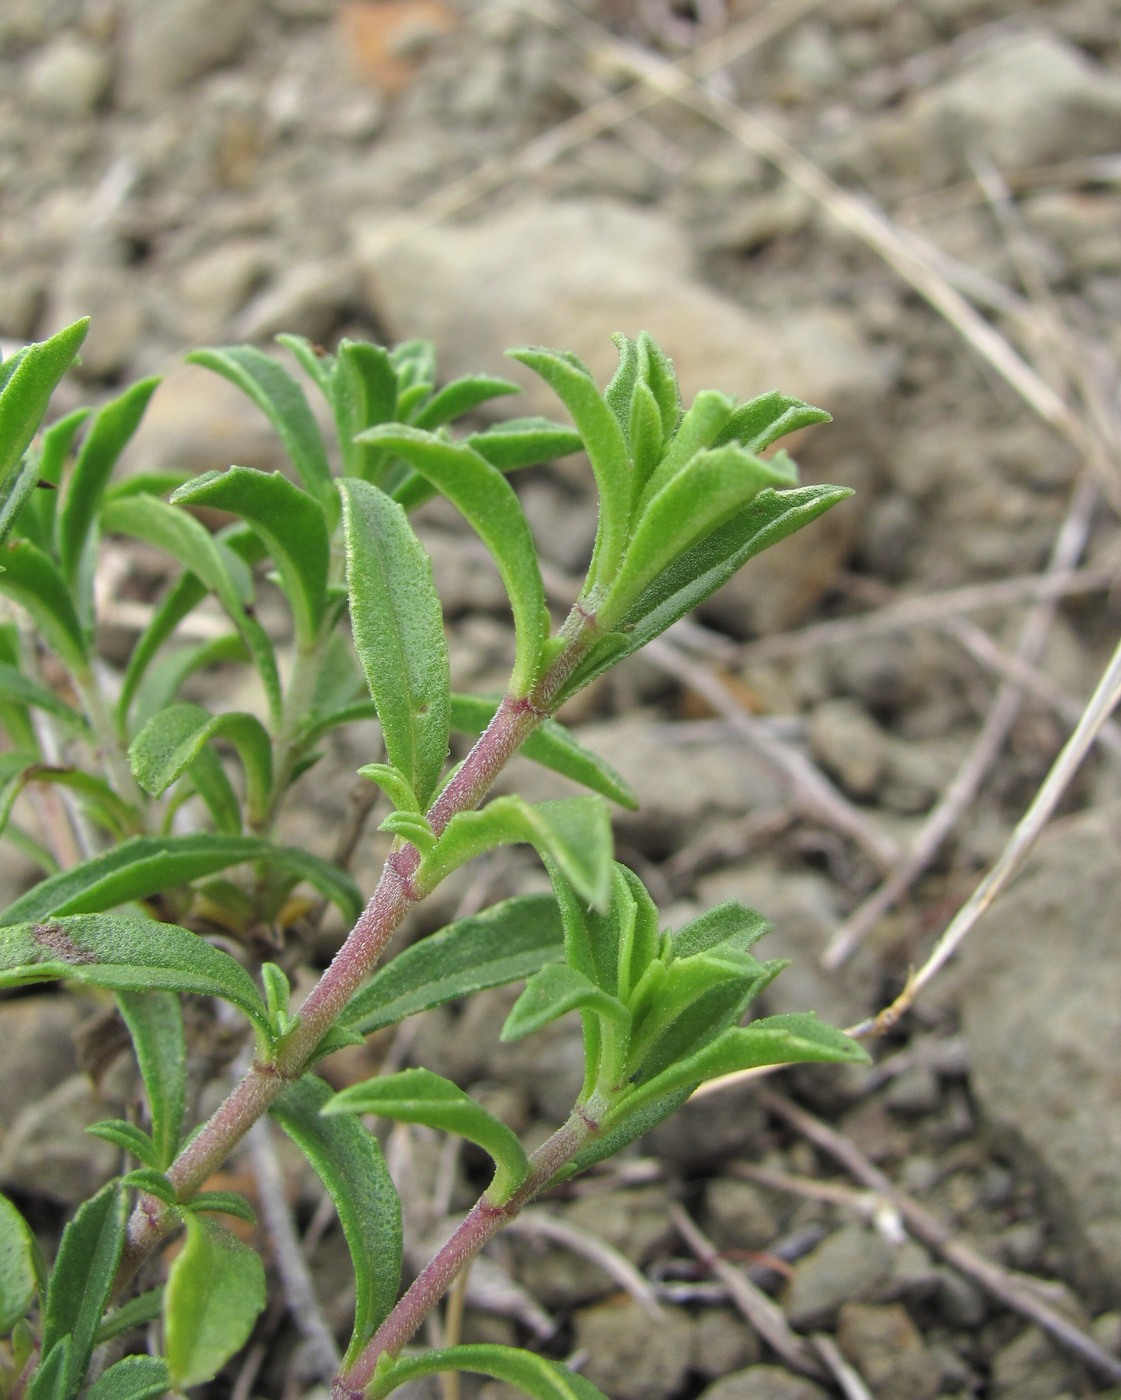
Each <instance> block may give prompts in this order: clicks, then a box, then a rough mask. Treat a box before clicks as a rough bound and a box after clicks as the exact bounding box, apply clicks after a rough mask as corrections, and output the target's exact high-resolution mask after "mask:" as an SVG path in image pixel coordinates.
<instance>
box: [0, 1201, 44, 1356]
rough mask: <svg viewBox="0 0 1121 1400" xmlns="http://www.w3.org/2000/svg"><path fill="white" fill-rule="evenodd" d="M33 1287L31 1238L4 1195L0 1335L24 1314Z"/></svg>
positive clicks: (0, 1239) (0, 1244)
mask: <svg viewBox="0 0 1121 1400" xmlns="http://www.w3.org/2000/svg"><path fill="white" fill-rule="evenodd" d="M37 1287H38V1280H37V1278H36V1271H35V1237H34V1235H33V1234H32V1233H31V1229H30V1227H29V1226H28V1224H27V1222H26V1221H25V1220H24V1218H23V1216H22V1215H20V1213H19V1211H18V1210H16V1208H15V1206H14V1205H12V1203H11V1201H9V1200H8V1198H7V1196H0V1337H6V1336H7V1335H8V1333H9V1332H10V1331H11V1330H12V1328H13V1327H14V1326H15V1325H16V1323H17V1322H19V1321H20V1319H21V1318H22V1317H24V1316H25V1315H26V1313H27V1310H28V1309H29V1308H30V1307H31V1303H32V1300H33V1299H34V1297H35V1290H36V1288H37Z"/></svg>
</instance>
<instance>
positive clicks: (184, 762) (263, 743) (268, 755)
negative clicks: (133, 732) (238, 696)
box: [128, 700, 272, 825]
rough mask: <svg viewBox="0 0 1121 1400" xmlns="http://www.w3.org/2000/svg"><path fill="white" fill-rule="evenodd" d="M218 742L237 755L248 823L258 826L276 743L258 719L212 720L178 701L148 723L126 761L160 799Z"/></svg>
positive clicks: (231, 715) (228, 716) (238, 715)
mask: <svg viewBox="0 0 1121 1400" xmlns="http://www.w3.org/2000/svg"><path fill="white" fill-rule="evenodd" d="M214 739H227V740H229V742H230V743H231V744H233V746H234V748H235V749H236V750H237V754H238V757H239V758H240V759H241V764H242V767H243V768H244V770H245V790H246V806H247V808H248V812H249V820H250V821H251V822H252V823H254V824H255V825H256V824H260V823H261V822H263V821H264V818H265V813H266V811H267V810H268V804H269V795H270V793H271V791H272V741H271V740H270V739H269V736H268V733H267V732H266V730H265V727H264V725H263V724H262V723H261V721H260V720H259V719H257V717H256V716H255V715H250V714H245V713H243V712H241V711H237V710H229V711H227V712H226V713H224V714H220V715H212V714H210V713H209V711H207V710H204V709H203V707H202V706H201V705H195V704H193V703H192V702H190V701H186V700H182V701H177V702H176V703H175V704H172V705H169V706H168V707H167V709H165V710H162V711H161V712H160V713H159V714H157V715H153V717H152V718H151V719H150V720H149V721H148V723H147V724H146V725H145V726H144V728H143V729H142V730H141V731H140V733H139V734H138V735H137V736H136V738H135V739H134V740H133V741H132V743H131V744H130V745H129V750H128V761H129V764H130V766H131V768H132V771H133V773H134V774H135V776H136V781H137V782H138V783H139V784H140V786H141V787H142V788H143V789H144V791H145V792H146V793H148V794H149V796H151V797H159V796H160V795H161V794H162V793H164V792H166V791H167V789H168V788H169V787H170V786H171V784H172V783H173V782H175V780H176V779H177V778H180V777H182V776H183V774H184V773H185V772H186V771H187V769H188V768H190V767H191V765H192V764H193V763H194V761H195V759H196V758H197V757H198V755H199V753H200V751H201V750H202V749H203V747H204V746H205V745H206V744H208V743H210V742H211V741H212V740H214Z"/></svg>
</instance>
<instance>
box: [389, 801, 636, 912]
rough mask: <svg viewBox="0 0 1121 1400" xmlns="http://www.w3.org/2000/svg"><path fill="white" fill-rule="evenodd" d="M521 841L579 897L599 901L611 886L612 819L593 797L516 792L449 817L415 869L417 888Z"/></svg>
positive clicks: (428, 886) (426, 887)
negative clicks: (530, 796)
mask: <svg viewBox="0 0 1121 1400" xmlns="http://www.w3.org/2000/svg"><path fill="white" fill-rule="evenodd" d="M520 841H526V842H528V843H529V844H530V845H532V846H534V847H535V848H536V849H537V851H538V853H539V854H540V855H541V856H542V857H543V858H546V859H548V860H551V861H553V862H554V863H555V864H556V865H557V866H559V867H560V869H561V870H562V871H563V872H564V874H565V877H566V878H567V879H568V880H569V881H570V882H571V883H572V886H573V888H574V889H575V890H577V891H578V892H579V893H580V894H581V895H582V896H583V898H585V899H586V900H588V902H589V903H590V904H593V905H595V906H596V907H597V908H599V907H602V906H604V905H605V904H606V903H607V900H608V898H609V896H610V890H611V852H612V843H611V824H610V820H609V818H608V814H607V807H606V806H605V804H604V803H603V801H602V800H601V799H600V798H598V797H568V798H564V799H563V800H562V801H559V802H538V803H535V804H533V805H531V804H530V803H528V802H526V801H525V799H524V798H521V797H518V796H516V795H510V796H507V797H496V798H494V799H493V800H492V801H490V802H488V803H487V805H486V806H485V807H482V808H480V809H479V810H478V811H474V812H459V813H457V815H456V816H454V817H452V819H451V821H450V822H449V823H448V825H447V827H446V828H445V830H444V832H443V833H442V835H441V836H440V839H439V840H438V841H437V843H436V845H435V846H434V847H433V848H432V850H431V851H429V852H428V854H427V855H425V857H424V859H423V860H422V861H421V863H420V867H419V869H418V870H417V874H416V881H417V885H418V888H419V889H421V890H423V891H428V890H432V889H435V887H436V886H437V885H438V884H439V883H440V881H441V880H443V879H444V878H445V876H447V875H450V874H451V872H452V871H453V870H456V869H458V867H459V866H461V865H463V864H464V863H465V862H466V861H469V860H472V859H474V857H475V856H478V855H482V854H483V853H484V852H486V851H489V850H493V849H494V847H496V846H506V845H510V844H513V843H516V842H520Z"/></svg>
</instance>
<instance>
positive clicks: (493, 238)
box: [354, 199, 894, 414]
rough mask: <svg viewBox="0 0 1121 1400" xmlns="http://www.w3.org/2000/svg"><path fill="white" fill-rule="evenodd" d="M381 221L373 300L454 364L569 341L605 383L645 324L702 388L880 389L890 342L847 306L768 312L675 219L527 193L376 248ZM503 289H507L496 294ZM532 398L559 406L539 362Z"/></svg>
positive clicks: (469, 364)
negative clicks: (727, 290)
mask: <svg viewBox="0 0 1121 1400" xmlns="http://www.w3.org/2000/svg"><path fill="white" fill-rule="evenodd" d="M378 238H379V229H378V226H377V225H375V226H373V227H371V228H363V226H362V225H358V226H357V227H356V228H355V230H354V240H355V243H356V245H357V248H358V252H359V257H360V258H362V259H363V261H364V264H365V266H366V268H367V270H368V275H369V286H370V294H371V297H372V300H373V302H374V304H375V306H377V307H378V308H379V310H380V312H381V313H382V315H383V316H384V318H385V319H386V320H387V322H388V323H389V325H390V327H391V328H392V330H393V332H394V334H399V335H405V334H407V335H414V336H424V337H425V338H427V339H430V340H433V341H435V342H436V345H437V347H438V349H439V351H440V356H441V364H442V366H443V369H444V372H445V373H446V374H448V375H449V376H451V375H453V374H463V373H467V372H468V371H470V370H475V371H478V370H480V369H488V370H489V369H493V368H496V367H497V366H498V365H499V364H500V359H499V357H500V355H501V353H502V351H503V350H505V349H506V348H508V347H509V346H515V345H526V344H537V345H555V346H564V347H565V348H567V349H570V350H574V351H575V352H576V354H578V355H580V356H581V357H582V358H583V359H584V360H585V361H586V362H587V364H588V365H589V366H590V368H591V369H592V372H593V373H594V374H595V375H596V378H597V380H598V382H599V383H600V384H601V385H602V384H604V383H606V381H607V380H608V379H609V378H610V376H611V374H612V373H613V372H614V369H615V365H616V363H617V356H616V352H615V347H614V345H613V344H612V341H611V335H612V333H613V332H615V331H620V330H621V331H625V332H626V333H627V334H628V335H635V334H637V333H638V331H640V330H643V329H645V330H648V331H649V332H650V333H651V334H652V335H653V336H654V337H655V338H656V339H657V340H658V341H659V342H660V343H661V344H662V346H663V347H664V348H665V350H666V353H667V354H668V355H670V356H671V358H672V359H673V361H674V364H675V365H676V367H677V371H678V375H679V377H680V379H681V384H682V392H683V394H684V395H685V397H686V400H687V401H688V400H689V399H691V398H692V396H693V395H694V394H695V393H696V392H697V391H698V390H699V389H706V388H708V389H712V388H717V389H723V390H724V391H725V392H726V393H731V394H735V395H737V396H738V397H741V398H747V397H749V396H750V395H752V394H757V393H761V392H762V391H763V390H765V389H772V388H775V387H777V386H781V388H782V389H783V390H784V391H785V392H787V393H792V394H799V395H801V396H802V397H804V398H807V399H809V400H810V401H811V402H824V403H826V404H829V403H835V402H838V401H839V400H842V399H846V398H853V397H856V398H859V397H860V396H862V395H875V394H877V393H879V392H882V391H883V390H884V389H886V387H887V385H888V383H889V382H890V378H891V374H892V370H893V365H894V357H893V355H891V354H889V353H887V352H884V351H882V350H877V349H875V348H873V347H870V346H868V345H865V344H864V343H863V342H862V341H861V340H860V338H859V336H858V335H857V333H856V331H855V330H854V323H853V321H852V318H851V317H847V316H843V315H841V314H839V313H836V312H833V311H831V310H828V309H825V308H822V307H821V306H820V305H814V306H813V307H811V308H806V307H802V308H798V307H791V308H790V311H789V314H788V315H787V316H786V317H784V318H783V320H782V321H781V322H780V323H777V324H771V323H769V322H768V323H766V324H764V323H763V322H762V321H760V320H759V319H757V318H756V317H754V316H753V315H752V314H751V313H749V312H748V311H746V310H744V309H743V308H742V307H738V306H734V305H731V304H730V303H729V302H728V301H727V299H726V298H723V297H721V296H719V295H718V294H717V293H716V292H714V291H713V290H711V289H710V288H708V287H707V286H705V285H704V283H703V282H701V281H700V280H699V279H698V278H697V277H696V276H695V274H694V271H693V267H692V256H691V252H690V249H689V245H688V242H687V240H686V239H685V237H684V235H683V234H682V233H681V231H680V230H679V229H677V228H676V227H674V226H673V225H672V224H670V223H669V222H668V221H667V220H666V219H664V218H662V217H660V216H659V215H657V214H655V213H652V212H650V211H647V210H639V209H634V208H630V207H628V206H625V205H621V204H617V203H613V202H611V201H608V200H592V199H587V200H581V199H573V200H567V201H563V202H551V201H541V200H534V201H526V202H523V203H522V204H520V205H517V206H516V207H514V208H512V209H509V210H506V211H504V212H502V213H499V214H497V215H493V216H492V217H490V218H488V219H487V220H486V221H485V222H483V223H477V224H469V225H461V226H457V227H442V228H434V229H427V228H426V229H417V230H416V231H415V232H414V233H413V234H411V235H410V237H409V238H408V239H407V240H400V241H398V242H397V243H396V244H395V246H394V247H393V248H392V249H390V250H388V251H378V249H377V240H378ZM496 290H500V292H501V294H500V295H496V294H495V293H496ZM505 372H509V373H510V374H511V375H512V377H515V378H519V379H520V380H521V381H522V382H524V383H526V385H527V389H526V398H525V400H524V405H525V407H524V409H523V411H525V412H535V413H536V412H543V413H552V414H555V413H556V411H557V403H556V399H555V398H554V397H553V395H552V394H551V393H550V392H548V391H547V390H546V389H545V388H544V386H543V385H542V384H541V382H540V381H539V380H537V378H536V376H533V375H528V374H526V373H525V372H523V371H521V370H520V369H519V368H518V367H517V366H514V367H513V368H510V367H509V366H507V367H506V371H505Z"/></svg>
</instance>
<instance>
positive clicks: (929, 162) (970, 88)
mask: <svg viewBox="0 0 1121 1400" xmlns="http://www.w3.org/2000/svg"><path fill="white" fill-rule="evenodd" d="M901 120H902V126H901V127H900V129H899V130H898V132H897V139H896V141H895V142H894V143H893V144H894V149H895V151H896V153H897V160H898V161H901V162H905V163H907V164H910V162H911V161H914V160H918V161H919V163H920V164H921V166H922V169H923V173H924V175H925V177H926V178H928V179H947V178H950V177H951V176H953V175H961V174H965V173H966V172H967V171H968V169H969V166H968V163H967V161H968V155H969V152H970V151H971V150H974V149H980V150H981V151H983V152H984V153H985V154H986V155H987V156H989V158H990V159H992V160H993V161H995V162H996V164H997V165H998V166H999V167H1000V168H1001V169H1004V170H1015V169H1022V168H1023V167H1025V166H1032V165H1043V164H1046V163H1048V162H1050V161H1056V160H1070V159H1072V158H1074V157H1075V156H1082V155H1094V154H1097V153H1098V152H1102V151H1110V150H1112V149H1113V148H1114V146H1115V144H1116V139H1117V128H1118V124H1119V123H1121V79H1119V78H1118V77H1116V76H1115V75H1113V74H1111V73H1108V72H1107V71H1105V70H1104V69H1103V68H1101V67H1099V66H1097V65H1095V64H1094V63H1091V62H1090V60H1089V59H1088V58H1086V57H1085V55H1084V54H1083V53H1082V52H1081V51H1080V50H1079V49H1076V48H1075V47H1073V46H1072V45H1070V44H1067V43H1065V42H1064V41H1063V40H1061V39H1059V38H1056V37H1055V36H1054V35H1053V34H1050V33H1047V32H1046V31H1045V30H1042V29H1033V30H1027V31H1026V32H1021V33H1018V34H1013V35H1011V36H1000V37H999V38H997V39H996V40H995V41H994V42H993V43H992V44H990V45H986V46H985V47H983V48H982V49H980V51H979V52H977V53H975V54H973V55H971V56H970V57H969V58H968V59H966V60H965V62H964V63H963V64H962V66H961V68H960V70H959V71H958V72H956V73H954V74H952V75H951V76H950V77H949V78H948V79H947V80H945V81H944V82H941V83H939V84H937V85H936V86H935V87H933V88H932V89H931V90H930V91H928V92H925V93H922V94H920V95H919V96H918V97H916V98H915V99H914V100H913V101H912V103H911V104H910V110H909V111H906V112H905V113H904V114H903V117H902V119H901Z"/></svg>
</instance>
